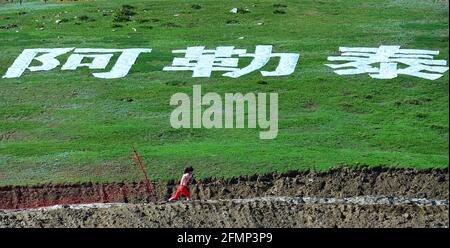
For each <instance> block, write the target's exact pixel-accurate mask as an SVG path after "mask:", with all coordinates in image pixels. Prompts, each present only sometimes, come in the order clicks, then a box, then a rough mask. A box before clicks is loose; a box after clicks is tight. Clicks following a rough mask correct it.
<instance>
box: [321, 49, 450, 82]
mask: <svg viewBox="0 0 450 248" xmlns="http://www.w3.org/2000/svg"><path fill="white" fill-rule="evenodd" d="M339 51H340V52H341V53H342V54H341V56H330V57H328V61H349V62H347V63H343V64H326V65H327V66H329V67H331V68H333V69H337V70H335V71H334V72H335V73H337V74H339V75H352V74H362V73H369V76H370V77H372V78H378V79H391V78H395V77H397V75H401V74H404V75H410V76H415V77H420V78H424V79H429V80H435V79H438V78H440V77H442V73H444V72H446V71H447V70H448V67H447V66H446V65H447V61H445V60H433V55H438V54H439V51H430V50H418V49H400V46H380V47H378V48H369V47H354V48H351V47H340V48H339ZM373 64H379V67H375V66H376V65H373ZM401 64H403V65H404V66H403V65H401ZM348 67H352V68H348Z"/></svg>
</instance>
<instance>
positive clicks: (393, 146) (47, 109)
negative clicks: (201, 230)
mask: <svg viewBox="0 0 450 248" xmlns="http://www.w3.org/2000/svg"><path fill="white" fill-rule="evenodd" d="M123 4H128V5H131V6H133V7H134V9H132V11H133V12H135V15H133V16H131V18H130V20H129V21H126V20H122V21H120V19H121V16H120V14H118V13H119V12H120V9H121V8H122V5H123ZM233 7H240V8H248V10H249V11H250V12H248V13H238V14H231V13H230V12H229V11H230V10H231V9H232V8H233ZM57 20H60V21H59V23H56V22H57ZM115 20H116V21H115ZM119 21H120V22H119ZM261 23H262V24H261ZM0 26H1V27H2V28H0V47H1V50H0V54H1V56H0V74H1V75H3V74H4V73H5V72H6V70H7V68H8V67H9V66H10V65H11V64H12V62H13V61H14V59H15V58H16V57H17V56H18V55H19V54H20V53H21V52H22V50H23V49H24V48H45V47H48V48H53V47H82V48H84V47H92V48H98V47H100V48H134V47H143V48H152V49H153V51H152V52H151V53H149V54H142V55H140V57H139V59H138V60H137V61H136V63H135V65H134V66H133V68H132V69H131V71H130V73H129V74H128V76H126V77H125V78H121V79H112V80H105V79H99V78H95V77H93V76H92V72H93V71H92V70H88V69H78V70H76V71H61V70H59V68H57V69H54V70H51V71H49V72H29V71H27V72H25V74H24V75H23V76H22V77H20V78H16V79H0V185H11V184H35V183H43V182H80V181H121V180H134V179H133V178H136V176H137V175H136V172H135V171H134V170H133V168H132V167H131V166H130V159H129V157H130V156H129V151H130V147H131V146H132V145H135V146H136V148H137V150H138V151H139V153H140V154H141V156H142V158H143V160H144V162H145V163H146V165H147V172H148V173H149V174H150V176H151V177H152V178H153V179H168V178H175V177H178V176H179V173H180V170H181V168H183V167H184V166H185V165H186V164H189V165H193V166H194V167H195V169H196V175H197V177H206V176H218V177H228V176H236V175H241V174H253V173H255V172H257V173H264V172H269V171H287V170H290V169H309V168H312V169H316V170H326V169H329V168H331V167H336V166H342V165H350V166H358V165H369V166H379V165H381V166H392V167H412V168H445V167H448V162H449V156H448V138H449V136H448V118H449V113H448V107H449V106H448V103H449V98H448V72H447V73H445V75H444V76H443V77H442V78H440V79H438V80H435V81H428V80H424V79H420V78H416V77H412V76H404V75H401V76H399V77H398V78H395V79H391V80H379V79H372V78H370V77H369V76H368V75H367V74H365V75H354V76H339V75H337V74H334V73H333V70H332V69H331V68H329V67H326V66H325V65H324V64H325V63H327V61H326V59H327V56H337V55H339V52H338V48H339V46H350V47H357V46H367V47H377V46H379V45H381V44H383V45H401V46H402V48H410V49H430V50H439V51H440V52H441V54H440V55H439V56H436V57H435V59H445V60H447V61H448V44H449V43H448V4H447V3H437V2H436V1H431V0H407V1H406V0H354V1H350V0H348V1H346V0H341V1H336V0H302V1H294V0H292V1H276V0H252V1H247V0H245V1H223V2H222V1H217V0H196V1H175V0H160V1H143V0H133V1H116V0H114V1H111V0H105V1H103V0H98V1H77V2H69V1H65V2H60V1H49V3H47V4H44V3H42V2H41V1H26V3H24V4H22V5H19V4H18V3H0ZM134 29H135V30H134ZM240 37H244V38H243V39H242V38H241V39H239V38H240ZM266 44H271V45H273V46H274V52H295V53H300V62H299V64H298V65H297V68H296V71H295V73H293V74H291V75H289V76H285V77H278V78H268V77H265V78H264V77H262V76H261V75H260V74H259V72H254V73H251V74H249V75H246V76H242V77H240V78H238V79H232V78H227V77H223V76H221V74H222V73H220V72H218V73H217V72H215V73H214V72H213V74H212V76H211V78H192V77H191V75H192V72H167V71H162V68H163V67H164V66H168V65H171V63H172V59H173V57H174V56H179V55H173V54H172V53H171V51H172V50H175V49H185V48H186V47H188V46H195V45H203V46H207V47H208V48H215V47H217V46H224V45H233V46H236V47H237V48H243V49H247V50H248V51H249V52H253V51H254V48H255V46H256V45H266ZM66 58H67V56H61V59H60V61H62V62H64V61H65V59H66ZM241 62H242V64H245V63H248V60H241ZM276 62H277V61H276V60H274V61H272V62H271V63H270V65H269V66H268V68H271V67H274V66H275V65H276ZM266 68H267V67H266ZM266 68H265V69H266ZM262 81H264V82H262ZM194 84H201V85H202V90H203V92H209V91H214V92H218V93H220V94H223V93H225V92H242V93H246V92H277V93H279V118H280V120H279V134H278V137H277V138H276V139H274V140H260V139H259V138H258V132H259V130H255V129H210V130H207V129H178V130H176V129H173V128H172V127H171V126H170V123H169V117H170V113H171V111H172V110H173V107H172V106H170V105H169V99H170V97H171V96H172V94H174V93H176V92H186V93H189V94H191V92H192V85H194Z"/></svg>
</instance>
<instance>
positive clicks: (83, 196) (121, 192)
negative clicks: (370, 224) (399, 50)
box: [0, 168, 449, 209]
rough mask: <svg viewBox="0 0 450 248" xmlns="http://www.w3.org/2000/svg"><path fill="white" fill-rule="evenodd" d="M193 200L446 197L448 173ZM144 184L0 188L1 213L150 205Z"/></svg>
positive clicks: (220, 190)
mask: <svg viewBox="0 0 450 248" xmlns="http://www.w3.org/2000/svg"><path fill="white" fill-rule="evenodd" d="M176 183H177V182H176V181H173V180H171V181H168V182H156V183H154V187H155V190H156V193H157V197H158V200H164V199H167V198H168V197H169V196H170V195H171V194H172V192H173V191H174V190H175V188H176ZM190 190H191V193H192V199H194V200H207V199H243V198H253V197H260V196H270V195H274V196H315V197H352V196H361V195H372V196H405V197H417V198H429V199H448V195H449V172H448V169H432V170H413V169H381V168H376V169H369V168H364V169H358V170H354V169H349V168H342V169H334V170H330V171H327V172H320V173H319V172H311V171H303V172H299V171H292V172H288V173H270V174H265V175H254V176H241V177H237V178H230V179H215V178H207V179H202V180H198V181H194V182H193V184H192V185H191V187H190ZM148 201H150V197H149V196H148V194H147V192H146V188H145V186H144V184H143V183H111V184H95V183H85V184H66V185H38V186H27V187H25V186H11V187H9V186H8V187H0V209H21V208H35V207H45V206H52V205H57V204H77V203H95V202H103V203H104V202H130V203H139V202H148Z"/></svg>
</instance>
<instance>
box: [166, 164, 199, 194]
mask: <svg viewBox="0 0 450 248" xmlns="http://www.w3.org/2000/svg"><path fill="white" fill-rule="evenodd" d="M193 172H194V169H193V168H192V166H190V167H187V168H186V169H184V174H183V176H182V177H181V180H180V185H178V188H177V192H175V194H174V195H173V196H172V197H170V199H169V201H176V200H178V198H180V196H182V195H183V196H184V197H186V200H188V201H189V199H190V198H191V196H190V194H189V190H188V188H187V184H188V183H189V182H190V181H191V179H192V173H193Z"/></svg>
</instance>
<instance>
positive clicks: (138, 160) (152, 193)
mask: <svg viewBox="0 0 450 248" xmlns="http://www.w3.org/2000/svg"><path fill="white" fill-rule="evenodd" d="M131 149H132V152H133V159H134V160H135V161H136V162H137V163H138V165H139V168H140V169H141V171H142V173H143V174H144V178H145V187H146V188H147V192H148V194H149V195H150V197H151V198H152V201H153V203H156V202H157V201H156V194H155V192H154V191H153V186H152V184H151V183H150V181H149V180H148V176H147V172H145V169H144V166H143V165H142V162H141V158H140V157H139V155H138V153H137V152H136V150H135V149H134V146H133V147H131Z"/></svg>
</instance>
